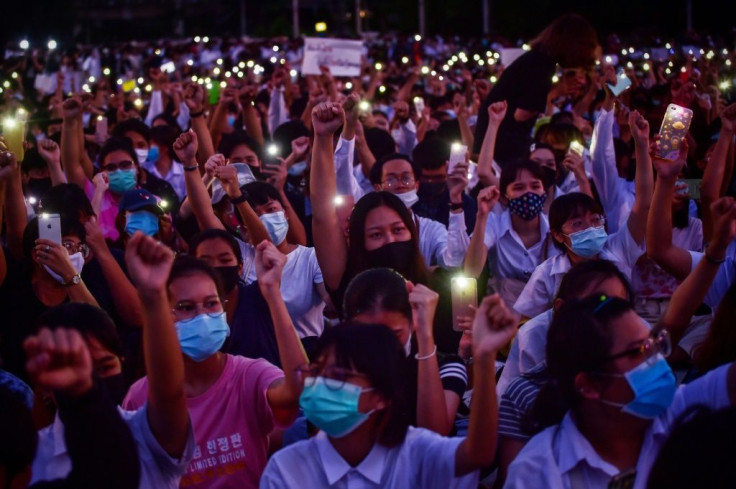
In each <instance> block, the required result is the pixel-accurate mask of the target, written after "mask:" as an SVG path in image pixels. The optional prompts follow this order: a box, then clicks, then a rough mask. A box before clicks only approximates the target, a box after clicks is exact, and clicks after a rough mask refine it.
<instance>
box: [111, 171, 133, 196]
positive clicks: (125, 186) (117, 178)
mask: <svg viewBox="0 0 736 489" xmlns="http://www.w3.org/2000/svg"><path fill="white" fill-rule="evenodd" d="M107 178H108V180H109V181H110V190H112V191H113V192H115V193H116V194H122V193H123V192H126V191H128V190H130V189H132V188H134V187H135V185H136V183H138V182H136V173H135V170H134V169H131V170H115V171H113V172H108V173H107Z"/></svg>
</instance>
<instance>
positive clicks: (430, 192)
mask: <svg viewBox="0 0 736 489" xmlns="http://www.w3.org/2000/svg"><path fill="white" fill-rule="evenodd" d="M446 188H447V184H446V183H445V182H427V183H425V182H422V183H421V184H420V185H419V192H418V193H417V194H418V195H419V200H422V201H424V200H435V199H437V198H438V197H441V196H442V194H443V192H444V191H445V189H446Z"/></svg>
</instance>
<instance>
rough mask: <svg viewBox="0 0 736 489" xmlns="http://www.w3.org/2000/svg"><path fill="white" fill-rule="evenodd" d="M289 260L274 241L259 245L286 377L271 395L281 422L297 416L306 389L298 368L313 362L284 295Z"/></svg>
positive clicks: (259, 269) (261, 276)
mask: <svg viewBox="0 0 736 489" xmlns="http://www.w3.org/2000/svg"><path fill="white" fill-rule="evenodd" d="M285 263H286V255H284V254H282V253H281V252H280V251H279V250H278V249H276V246H274V244H273V243H271V242H268V241H263V242H261V243H260V244H259V245H258V246H257V247H256V275H257V276H258V287H259V288H260V289H261V294H263V298H264V299H266V303H267V304H268V310H269V311H270V313H271V319H272V320H273V328H274V332H275V333H276V343H277V344H278V348H279V358H280V359H281V365H282V366H283V369H284V379H283V380H277V381H276V382H274V383H273V384H271V386H269V388H268V394H267V396H268V404H269V405H270V406H271V408H272V409H273V410H274V415H275V417H276V419H277V420H279V421H280V422H281V423H288V422H290V421H292V420H293V419H294V416H296V413H297V409H298V405H299V395H300V394H301V392H302V385H301V383H300V382H299V379H298V377H297V375H296V370H297V368H298V367H300V366H302V365H306V364H307V363H309V359H308V358H307V354H306V353H305V352H304V349H303V348H302V343H301V341H299V335H298V334H297V332H296V329H294V324H293V323H292V322H291V316H289V311H288V310H287V309H286V304H285V303H284V298H283V297H282V295H281V274H282V272H283V269H284V264H285Z"/></svg>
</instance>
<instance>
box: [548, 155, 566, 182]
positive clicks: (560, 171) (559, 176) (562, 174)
mask: <svg viewBox="0 0 736 489" xmlns="http://www.w3.org/2000/svg"><path fill="white" fill-rule="evenodd" d="M552 153H554V155H555V164H556V165H557V173H556V175H555V183H557V184H558V185H559V184H561V183H562V182H564V181H565V178H567V175H568V174H569V173H570V170H568V169H566V168H565V167H564V166H562V162H563V161H565V157H566V156H567V150H564V149H553V150H552Z"/></svg>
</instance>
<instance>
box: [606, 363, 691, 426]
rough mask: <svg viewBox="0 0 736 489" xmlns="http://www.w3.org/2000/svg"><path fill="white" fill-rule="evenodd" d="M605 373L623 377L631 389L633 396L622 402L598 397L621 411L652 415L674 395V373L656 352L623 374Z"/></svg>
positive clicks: (659, 410)
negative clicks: (630, 399) (627, 401)
mask: <svg viewBox="0 0 736 489" xmlns="http://www.w3.org/2000/svg"><path fill="white" fill-rule="evenodd" d="M609 375H610V376H612V377H623V378H625V379H626V381H627V382H628V383H629V387H631V390H632V391H633V392H634V399H633V400H632V401H631V402H629V403H626V404H621V403H618V402H613V401H606V400H604V399H601V400H600V401H601V402H602V403H603V404H608V405H609V406H616V407H620V408H621V411H623V412H625V413H628V414H631V415H632V416H636V417H637V418H642V419H654V418H656V417H658V416H661V415H662V414H664V412H665V411H667V408H669V407H670V405H671V404H672V400H673V399H674V398H675V391H676V390H677V385H676V382H675V375H674V374H673V373H672V369H671V368H670V366H669V364H667V360H665V358H664V357H663V356H662V355H661V354H657V355H656V356H655V357H652V358H651V359H649V360H647V361H646V362H644V363H642V364H641V365H639V366H637V367H634V368H633V369H631V370H629V371H628V372H626V373H625V374H623V375H619V374H609Z"/></svg>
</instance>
